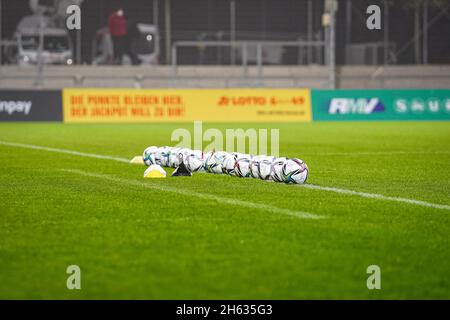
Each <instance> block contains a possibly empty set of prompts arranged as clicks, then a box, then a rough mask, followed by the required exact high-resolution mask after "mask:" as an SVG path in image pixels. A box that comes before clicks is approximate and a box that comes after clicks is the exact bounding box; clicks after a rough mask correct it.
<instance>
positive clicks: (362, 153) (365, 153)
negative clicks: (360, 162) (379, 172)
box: [303, 151, 450, 156]
mask: <svg viewBox="0 0 450 320" xmlns="http://www.w3.org/2000/svg"><path fill="white" fill-rule="evenodd" d="M303 154H304V155H312V156H392V155H395V154H398V155H414V154H415V155H417V154H422V155H431V154H450V152H448V151H429V152H426V151H425V152H424V151H359V152H358V151H357V152H318V153H308V152H307V153H303Z"/></svg>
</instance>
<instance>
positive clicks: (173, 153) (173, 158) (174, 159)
mask: <svg viewBox="0 0 450 320" xmlns="http://www.w3.org/2000/svg"><path fill="white" fill-rule="evenodd" d="M180 150H181V148H171V149H170V151H169V158H168V160H167V161H168V165H169V167H172V168H176V167H178V165H179V164H180V160H179V159H180V158H179V156H178V154H179V152H180Z"/></svg>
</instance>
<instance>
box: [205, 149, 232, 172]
mask: <svg viewBox="0 0 450 320" xmlns="http://www.w3.org/2000/svg"><path fill="white" fill-rule="evenodd" d="M227 155H228V153H226V152H223V151H218V152H213V153H212V154H210V155H208V158H207V159H206V160H205V168H206V170H207V171H208V172H210V173H215V174H222V173H223V171H222V166H223V162H224V159H225V158H226V156H227Z"/></svg>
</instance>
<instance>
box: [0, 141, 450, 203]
mask: <svg viewBox="0 0 450 320" xmlns="http://www.w3.org/2000/svg"><path fill="white" fill-rule="evenodd" d="M0 144H3V145H6V146H11V147H20V148H28V149H35V150H42V151H50V152H58V153H66V154H70V155H74V156H80V157H88V158H97V159H104V160H113V161H118V162H126V163H128V162H129V160H128V159H125V158H118V157H111V156H104V155H99V154H92V153H84V152H78V151H72V150H67V149H57V148H49V147H42V146H36V145H32V144H23V143H15V142H7V141H0ZM301 187H304V188H310V189H317V190H322V191H330V192H336V193H341V194H347V195H354V196H360V197H364V198H372V199H378V200H385V201H395V202H402V203H408V204H412V205H417V206H422V207H428V208H434V209H443V210H450V206H449V205H445V204H437V203H432V202H426V201H421V200H416V199H408V198H400V197H390V196H384V195H382V194H377V193H367V192H360V191H353V190H348V189H341V188H334V187H326V186H318V185H311V184H305V185H301Z"/></svg>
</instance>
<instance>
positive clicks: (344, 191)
mask: <svg viewBox="0 0 450 320" xmlns="http://www.w3.org/2000/svg"><path fill="white" fill-rule="evenodd" d="M300 187H302V188H308V189H316V190H320V191H330V192H336V193H342V194H347V195H352V196H360V197H363V198H371V199H379V200H386V201H396V202H403V203H408V204H413V205H417V206H422V207H429V208H434V209H443V210H450V206H449V205H445V204H437V203H431V202H426V201H421V200H415V199H408V198H400V197H389V196H384V195H382V194H377V193H367V192H360V191H353V190H347V189H341V188H334V187H324V186H318V185H314V184H303V185H300Z"/></svg>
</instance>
